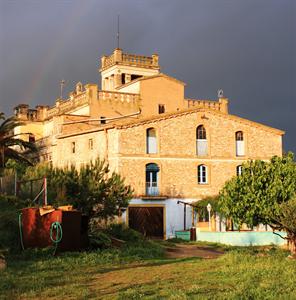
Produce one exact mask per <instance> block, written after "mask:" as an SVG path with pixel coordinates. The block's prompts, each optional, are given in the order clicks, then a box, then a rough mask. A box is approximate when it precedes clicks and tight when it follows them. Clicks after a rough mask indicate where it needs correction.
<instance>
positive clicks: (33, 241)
mask: <svg viewBox="0 0 296 300" xmlns="http://www.w3.org/2000/svg"><path fill="white" fill-rule="evenodd" d="M81 220H82V216H81V212H79V211H75V210H72V211H63V210H60V209H56V210H54V211H52V212H50V213H47V214H45V215H43V216H41V215H40V212H39V208H24V209H23V210H22V233H23V244H24V247H25V248H44V247H48V246H52V245H53V242H52V240H51V238H50V228H51V224H52V223H54V222H60V223H61V226H62V233H63V237H62V240H61V242H60V243H58V250H60V251H76V250H80V249H82V248H83V247H85V244H86V239H85V235H86V234H87V229H86V230H85V228H82V222H81ZM84 227H85V226H84Z"/></svg>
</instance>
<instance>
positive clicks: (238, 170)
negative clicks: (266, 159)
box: [236, 165, 243, 176]
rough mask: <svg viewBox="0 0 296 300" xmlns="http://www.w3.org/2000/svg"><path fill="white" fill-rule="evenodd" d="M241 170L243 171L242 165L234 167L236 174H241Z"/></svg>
mask: <svg viewBox="0 0 296 300" xmlns="http://www.w3.org/2000/svg"><path fill="white" fill-rule="evenodd" d="M242 172H243V166H242V165H239V166H237V167H236V175H237V176H240V175H242Z"/></svg>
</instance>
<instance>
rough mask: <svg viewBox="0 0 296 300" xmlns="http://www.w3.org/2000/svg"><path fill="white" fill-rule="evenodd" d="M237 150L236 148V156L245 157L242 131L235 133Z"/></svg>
mask: <svg viewBox="0 0 296 300" xmlns="http://www.w3.org/2000/svg"><path fill="white" fill-rule="evenodd" d="M235 148H236V156H244V155H245V143H244V134H243V132H242V131H237V132H236V133H235Z"/></svg>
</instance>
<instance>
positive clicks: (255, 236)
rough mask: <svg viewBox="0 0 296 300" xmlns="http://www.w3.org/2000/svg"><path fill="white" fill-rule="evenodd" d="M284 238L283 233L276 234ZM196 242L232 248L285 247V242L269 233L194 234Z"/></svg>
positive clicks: (229, 232) (284, 234) (228, 232)
mask: <svg viewBox="0 0 296 300" xmlns="http://www.w3.org/2000/svg"><path fill="white" fill-rule="evenodd" d="M278 233H279V234H281V235H282V236H283V237H286V236H287V234H286V233H285V232H278ZM196 239H197V241H203V242H213V243H221V244H225V245H232V246H264V245H271V244H274V245H279V246H281V245H285V244H286V243H287V241H286V240H284V239H282V238H280V237H279V236H278V235H276V234H274V233H272V232H270V231H266V232H265V231H263V232H262V231H241V232H239V231H227V232H198V231H197V232H196Z"/></svg>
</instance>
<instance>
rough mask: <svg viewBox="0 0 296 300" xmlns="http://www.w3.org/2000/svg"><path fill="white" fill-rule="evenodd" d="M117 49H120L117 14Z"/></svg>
mask: <svg viewBox="0 0 296 300" xmlns="http://www.w3.org/2000/svg"><path fill="white" fill-rule="evenodd" d="M117 49H119V15H118V16H117Z"/></svg>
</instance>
